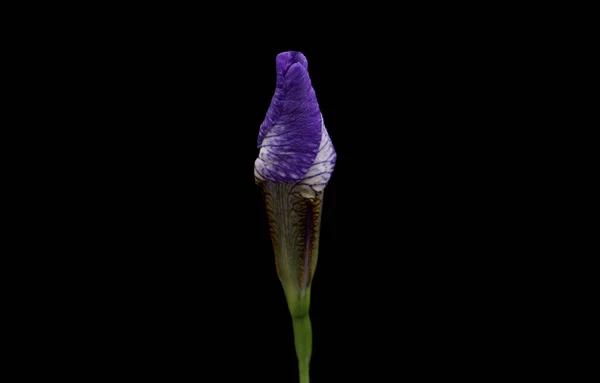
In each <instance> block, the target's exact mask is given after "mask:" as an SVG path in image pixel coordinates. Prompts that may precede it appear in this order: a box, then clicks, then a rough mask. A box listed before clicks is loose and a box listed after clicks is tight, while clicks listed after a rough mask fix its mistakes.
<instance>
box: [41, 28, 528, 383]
mask: <svg viewBox="0 0 600 383" xmlns="http://www.w3.org/2000/svg"><path fill="white" fill-rule="evenodd" d="M129 20H131V19H129ZM136 20H137V22H136V23H124V24H123V25H120V26H119V27H118V28H117V27H116V26H113V25H112V24H110V25H107V24H101V25H102V28H100V29H99V30H96V31H95V33H89V34H84V35H82V36H78V37H77V38H74V37H73V34H72V30H70V31H68V32H69V36H70V37H69V39H68V43H67V44H65V43H64V40H62V39H61V38H60V37H57V38H56V41H54V40H52V39H53V38H52V37H51V38H50V41H49V43H53V42H54V43H55V46H54V47H55V49H54V50H52V51H51V53H49V54H48V55H47V56H44V60H46V61H47V62H50V63H52V64H53V65H55V66H53V67H55V68H58V70H57V71H56V72H52V71H49V72H50V74H52V75H53V76H51V77H52V80H51V81H52V84H53V86H54V88H52V87H50V88H46V89H59V90H60V92H52V91H50V92H49V96H51V97H53V98H55V100H56V101H57V102H58V104H59V105H60V108H59V110H58V111H56V110H54V109H52V108H51V110H49V111H48V113H49V114H50V115H51V116H52V118H54V119H55V120H56V121H58V122H60V123H61V124H63V125H61V126H65V128H64V129H57V130H54V131H53V132H52V133H47V134H48V135H50V134H51V135H52V138H53V139H57V137H58V141H61V140H63V142H62V144H61V146H59V147H57V149H56V153H55V155H56V156H57V157H60V158H62V162H61V163H60V164H61V165H60V166H58V165H56V164H52V165H48V166H49V167H50V170H53V171H54V173H53V175H54V176H53V178H52V179H53V183H52V184H50V185H45V187H46V188H48V189H50V190H51V191H53V192H54V193H56V194H57V195H59V197H60V201H63V202H62V203H56V204H55V205H54V207H53V209H56V212H57V214H59V216H60V220H53V219H49V223H50V224H52V225H54V226H55V227H56V229H57V230H58V231H59V232H60V235H56V236H52V238H51V239H50V241H53V243H55V244H54V248H58V249H61V250H60V252H61V253H62V254H65V255H64V257H57V258H53V260H52V261H47V262H48V265H49V266H52V267H53V268H58V269H60V270H61V274H59V275H63V274H64V275H65V277H64V278H63V277H56V278H55V279H56V280H55V281H54V284H56V285H59V286H61V290H60V292H55V291H54V290H52V292H48V293H47V294H48V296H47V297H46V298H48V299H50V301H51V302H53V303H52V304H51V306H50V309H49V310H50V311H49V312H44V315H46V316H48V317H51V318H54V319H55V320H56V321H57V322H58V323H60V325H61V328H64V329H65V330H64V334H70V335H69V336H68V337H67V336H65V337H62V336H60V335H56V334H55V335H53V336H56V339H57V342H58V343H60V344H61V345H62V346H64V345H66V349H67V351H65V354H64V355H65V356H64V359H65V360H68V361H70V362H68V363H67V364H73V365H77V366H80V367H84V368H83V369H82V370H81V372H71V373H72V374H76V375H77V374H82V375H81V377H82V378H88V377H94V376H98V375H105V376H113V375H114V374H117V372H116V371H118V370H120V369H122V368H125V371H126V372H125V373H123V372H119V374H120V375H122V376H127V377H131V378H139V377H140V376H147V377H158V376H160V377H161V379H162V378H164V379H167V380H179V379H180V376H181V377H183V376H185V377H188V378H189V380H200V381H205V380H206V381H237V380H241V379H243V380H250V379H256V380H259V381H276V382H294V381H296V379H297V370H296V358H295V353H294V344H293V335H292V326H291V319H290V317H289V313H288V312H287V306H286V303H285V298H284V295H283V291H282V288H281V286H280V283H279V281H278V279H277V275H276V272H275V266H274V260H273V252H272V248H271V244H270V239H269V234H268V227H267V223H266V216H265V212H264V209H263V202H262V199H261V196H260V190H259V188H258V187H257V186H256V185H255V184H254V179H253V163H254V160H255V158H256V156H257V154H258V149H257V148H256V139H257V134H258V128H259V126H260V124H261V122H262V120H263V118H264V116H265V113H266V111H267V108H268V106H269V103H270V99H271V97H272V95H273V92H274V89H275V56H276V55H277V54H278V53H280V52H282V51H285V50H298V51H301V52H303V53H304V54H305V56H306V57H307V59H308V61H309V72H310V76H311V78H312V82H313V87H314V89H315V91H316V94H317V98H318V101H319V104H320V107H321V111H322V113H323V116H324V119H325V123H326V126H327V128H328V131H329V134H330V137H331V139H332V142H333V144H334V146H335V148H336V151H337V154H338V162H337V165H336V168H335V171H334V175H333V177H332V179H331V181H330V184H329V185H328V186H327V189H326V197H325V202H324V212H323V221H322V229H321V244H320V254H319V262H318V266H317V271H316V275H315V279H314V283H313V290H312V291H313V298H312V303H311V319H312V323H313V335H314V339H313V348H314V351H313V359H312V364H311V367H312V372H311V379H312V380H311V381H313V382H316V383H319V382H335V381H348V380H351V379H356V380H362V381H387V380H395V379H397V377H398V376H400V375H401V374H404V376H407V375H412V374H417V376H423V377H428V376H439V375H440V374H443V375H452V374H460V376H472V377H474V378H478V377H479V375H478V374H479V372H478V369H477V368H474V366H477V367H479V368H481V367H485V366H491V367H489V368H488V369H487V373H489V372H490V371H495V369H502V367H501V366H502V363H503V361H505V360H507V359H506V358H505V357H500V356H498V353H497V352H498V351H497V350H496V348H495V346H494V344H496V342H498V339H499V338H502V337H503V336H509V334H508V332H507V331H508V330H507V329H509V328H510V322H511V321H512V320H514V318H510V317H506V318H505V317H504V315H505V313H503V312H501V310H499V309H497V307H498V306H501V305H502V304H503V302H502V300H501V299H500V298H498V294H499V292H500V291H501V290H502V289H507V288H509V285H510V283H507V282H503V283H501V284H498V285H497V284H494V283H493V282H492V281H494V280H497V279H498V278H499V275H498V271H497V270H498V269H501V268H502V262H504V261H505V258H503V256H504V255H505V254H506V251H507V249H506V248H505V245H503V243H502V236H503V235H507V234H506V233H507V230H508V232H509V233H510V229H507V228H505V227H503V222H502V221H501V220H500V218H498V217H500V213H499V211H501V210H502V209H504V208H507V209H509V208H510V206H509V205H507V201H508V200H509V198H508V197H507V198H498V193H499V191H500V192H501V193H502V195H503V196H505V197H506V196H510V195H511V193H515V192H517V191H515V190H510V189H506V190H504V189H503V188H505V186H503V184H502V183H501V182H499V181H498V179H501V178H502V177H503V176H504V175H503V174H502V171H501V170H500V169H499V166H498V162H499V161H508V160H509V159H510V154H508V155H507V154H506V153H503V154H502V155H500V156H496V155H495V154H497V153H500V152H501V148H499V145H500V144H499V142H501V141H502V135H503V134H506V130H501V129H500V126H502V125H503V124H504V123H505V121H504V118H505V117H504V115H503V113H502V105H504V104H502V103H500V102H499V101H502V98H503V95H502V94H501V93H500V91H499V90H498V89H499V83H501V82H502V81H504V78H503V76H504V75H503V73H506V72H502V71H498V70H497V65H498V61H499V60H500V59H501V58H499V57H496V56H495V53H494V52H492V51H489V50H487V49H486V48H485V47H486V46H489V45H490V44H493V43H494V40H493V39H494V38H493V37H491V36H489V35H485V36H477V37H474V36H476V34H473V33H472V32H473V30H462V29H461V28H460V27H459V26H453V25H450V26H449V25H448V24H445V26H446V27H447V28H442V27H439V26H438V27H437V28H436V29H432V28H429V27H428V26H433V25H434V24H435V23H432V24H423V25H419V26H416V25H412V27H411V28H408V27H401V28H400V32H405V33H400V34H388V33H386V31H382V34H381V35H380V36H382V38H381V39H376V38H374V37H372V36H362V35H361V33H357V34H356V35H352V36H351V38H343V37H347V36H343V35H342V34H339V35H334V36H333V37H325V36H320V37H317V38H315V39H303V40H301V39H295V38H294V39H292V38H290V39H286V38H285V36H284V38H282V39H281V40H282V41H281V42H279V41H275V40H274V39H272V38H270V36H271V35H272V34H273V33H274V32H273V31H269V32H265V35H264V36H259V37H258V38H256V37H255V36H254V35H253V36H252V37H248V36H245V35H244V33H241V32H237V33H235V34H234V35H233V37H228V35H227V33H226V31H223V30H219V29H210V28H208V29H207V28H201V27H198V26H197V24H195V23H186V22H181V23H179V22H177V20H170V21H168V20H167V21H164V20H163V19H160V20H163V21H164V24H162V22H157V21H156V20H154V21H151V22H150V21H145V22H144V21H140V20H138V19H136ZM127 25H128V26H127ZM449 31H450V32H451V33H450V32H449ZM396 36H398V37H396ZM384 38H385V39H384ZM382 41H383V43H378V42H382ZM59 47H60V48H59ZM65 57H69V59H68V60H65ZM506 65H507V66H509V65H510V63H506ZM499 105H500V106H499ZM63 112H64V113H63ZM482 125H485V129H482ZM65 185H69V187H65ZM511 234H518V233H511ZM65 310H67V311H65ZM65 312H69V313H73V314H69V315H66V314H65ZM499 323H501V325H500V324H499ZM49 327H50V330H51V328H52V326H50V325H49ZM50 330H49V331H50ZM50 332H51V331H50ZM49 349H52V347H49ZM498 358H499V359H498ZM65 363H66V362H65ZM498 363H499V364H498ZM61 366H64V364H59V365H53V367H52V368H60V367H61ZM498 366H500V367H498ZM77 376H80V375H77ZM365 379H366V380H365Z"/></svg>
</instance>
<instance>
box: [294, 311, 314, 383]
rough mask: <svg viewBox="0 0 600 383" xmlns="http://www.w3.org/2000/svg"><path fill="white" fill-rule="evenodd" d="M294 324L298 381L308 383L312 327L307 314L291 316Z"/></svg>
mask: <svg viewBox="0 0 600 383" xmlns="http://www.w3.org/2000/svg"><path fill="white" fill-rule="evenodd" d="M292 321H293V324H294V342H295V344H296V355H297V356H298V370H299V372H300V383H308V382H309V379H308V376H309V375H308V370H309V365H310V356H311V354H312V327H311V324H310V317H309V316H308V314H306V315H304V316H301V317H292Z"/></svg>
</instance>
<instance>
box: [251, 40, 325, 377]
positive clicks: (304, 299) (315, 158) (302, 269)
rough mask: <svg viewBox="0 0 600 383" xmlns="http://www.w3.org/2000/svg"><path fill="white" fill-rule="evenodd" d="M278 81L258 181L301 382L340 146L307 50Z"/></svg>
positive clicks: (284, 57) (281, 69)
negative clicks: (327, 194)
mask: <svg viewBox="0 0 600 383" xmlns="http://www.w3.org/2000/svg"><path fill="white" fill-rule="evenodd" d="M276 69H277V86H276V89H275V94H274V95H273V98H272V100H271V105H270V107H269V109H268V111H267V114H266V117H265V120H264V121H263V123H262V124H261V126H260V130H259V134H258V148H259V149H260V150H259V154H258V158H257V159H256V161H255V162H254V176H255V180H256V183H257V184H259V185H260V186H261V187H262V190H263V196H264V201H265V206H266V210H267V216H268V219H269V229H270V232H271V241H272V243H273V250H274V253H275V264H276V267H277V274H278V275H279V279H280V280H281V282H282V285H283V289H284V291H285V296H286V299H287V302H288V307H289V309H290V313H291V314H292V319H293V324H294V336H295V343H296V354H297V356H298V361H299V370H300V382H301V383H303V382H308V365H309V362H310V356H311V347H312V346H311V343H312V330H311V325H310V319H309V316H308V311H309V305H310V287H311V282H312V278H313V276H314V272H315V268H316V265H317V255H318V244H319V231H320V222H321V212H322V205H323V195H324V190H325V186H326V185H327V183H328V182H329V179H330V178H331V174H332V172H333V169H334V166H335V162H336V152H335V149H334V147H333V144H332V143H331V139H330V138H329V134H328V133H327V129H326V128H325V123H324V121H323V116H322V114H321V111H320V109H319V104H318V103H317V97H316V95H315V91H314V89H313V87H312V84H311V81H310V77H309V75H308V62H307V60H306V57H304V55H303V54H302V53H300V52H292V51H290V52H283V53H280V54H279V55H278V56H277V58H276Z"/></svg>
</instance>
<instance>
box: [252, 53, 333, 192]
mask: <svg viewBox="0 0 600 383" xmlns="http://www.w3.org/2000/svg"><path fill="white" fill-rule="evenodd" d="M276 63H277V87H276V89H275V95H274V96H273V99H272V100H271V105H270V107H269V110H268V111H267V115H266V117H265V120H264V122H263V123H262V124H261V126H260V131H259V134H258V147H259V148H260V153H259V155H258V158H257V159H256V161H255V163H254V175H255V177H256V179H257V181H258V182H260V181H271V182H276V183H285V184H296V185H297V186H301V187H299V188H298V191H299V192H300V193H301V195H302V196H303V197H305V198H315V197H316V196H317V194H319V193H321V192H322V191H323V190H324V189H325V186H326V185H327V183H328V182H329V178H330V177H331V173H332V172H333V168H334V166H335V160H336V153H335V149H334V148H333V145H332V143H331V139H330V138H329V134H328V133H327V129H326V128H325V123H324V121H323V116H322V115H321V111H320V110H319V104H318V103H317V97H316V95H315V91H314V89H313V88H312V85H311V81H310V77H309V75H308V62H307V61H306V57H304V55H303V54H302V53H300V52H284V53H281V54H279V55H278V56H277V59H276Z"/></svg>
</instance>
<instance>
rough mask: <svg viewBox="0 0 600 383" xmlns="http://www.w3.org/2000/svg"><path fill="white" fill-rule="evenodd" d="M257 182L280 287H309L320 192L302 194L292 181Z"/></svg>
mask: <svg viewBox="0 0 600 383" xmlns="http://www.w3.org/2000/svg"><path fill="white" fill-rule="evenodd" d="M260 185H261V186H262V191H263V197H264V201H265V207H266V210H267V217H268V220H269V230H270V233H271V241H272V244H273V250H274V252H275V265H276V268H277V274H278V276H279V279H280V280H281V283H282V284H283V286H284V289H286V290H289V293H292V292H293V293H300V292H302V291H305V290H306V289H308V288H310V285H311V282H312V278H313V276H314V272H315V268H316V266H317V257H318V249H319V232H320V230H319V229H320V223H321V208H322V205H323V194H324V192H321V193H319V194H317V195H315V197H314V198H305V197H302V196H301V195H300V193H299V190H298V188H297V186H296V185H295V184H282V183H274V182H271V181H264V182H260ZM287 292H288V291H286V295H287Z"/></svg>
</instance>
